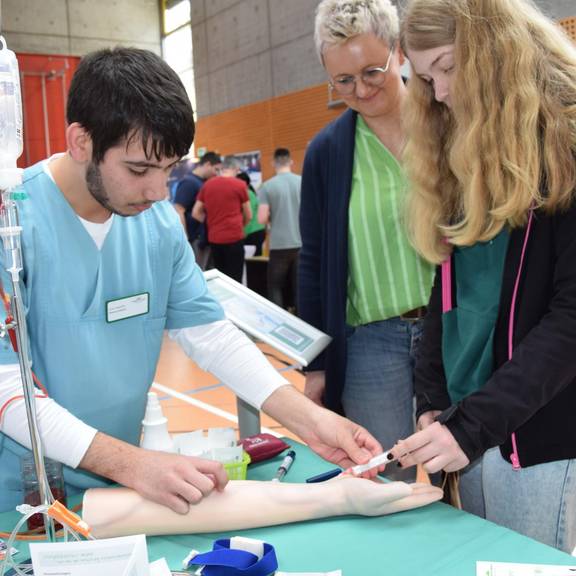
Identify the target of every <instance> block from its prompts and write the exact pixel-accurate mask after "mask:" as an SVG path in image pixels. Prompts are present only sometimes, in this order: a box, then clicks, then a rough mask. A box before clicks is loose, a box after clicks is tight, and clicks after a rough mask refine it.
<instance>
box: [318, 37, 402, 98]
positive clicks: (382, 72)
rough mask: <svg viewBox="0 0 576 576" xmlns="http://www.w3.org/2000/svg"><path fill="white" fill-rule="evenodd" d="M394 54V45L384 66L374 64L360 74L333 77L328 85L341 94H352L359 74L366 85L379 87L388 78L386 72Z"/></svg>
mask: <svg viewBox="0 0 576 576" xmlns="http://www.w3.org/2000/svg"><path fill="white" fill-rule="evenodd" d="M392 54H394V46H392V48H391V49H390V53H389V54H388V60H387V61H386V64H385V65H384V66H374V67H373V68H366V69H365V70H362V72H361V73H360V74H359V75H352V74H349V75H343V76H338V77H337V78H333V79H332V80H330V81H329V82H328V86H330V88H331V89H332V90H334V92H336V93H337V94H340V95H341V96H350V94H352V93H353V92H354V90H356V82H357V78H358V76H360V78H361V80H362V82H363V83H364V84H366V86H371V87H373V88H378V87H379V86H382V84H384V81H385V80H386V74H387V73H388V69H389V68H390V62H391V61H392Z"/></svg>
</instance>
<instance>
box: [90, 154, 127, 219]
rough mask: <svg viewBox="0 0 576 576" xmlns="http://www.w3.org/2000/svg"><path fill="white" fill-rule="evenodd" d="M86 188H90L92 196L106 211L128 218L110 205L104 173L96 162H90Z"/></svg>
mask: <svg viewBox="0 0 576 576" xmlns="http://www.w3.org/2000/svg"><path fill="white" fill-rule="evenodd" d="M86 187H87V188H88V192H90V194H92V198H94V200H96V202H98V204H100V205H101V206H102V207H103V208H106V210H109V211H110V212H112V214H118V216H126V214H122V213H121V212H118V210H116V209H115V208H114V207H113V206H112V204H110V198H109V197H108V193H107V192H106V188H105V187H104V182H102V173H101V172H100V168H99V167H98V165H97V164H94V162H90V164H88V167H87V168H86Z"/></svg>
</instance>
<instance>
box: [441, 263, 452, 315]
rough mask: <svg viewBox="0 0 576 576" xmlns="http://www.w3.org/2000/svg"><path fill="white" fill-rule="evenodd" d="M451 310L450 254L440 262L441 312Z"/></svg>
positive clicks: (444, 312)
mask: <svg viewBox="0 0 576 576" xmlns="http://www.w3.org/2000/svg"><path fill="white" fill-rule="evenodd" d="M450 310H452V256H448V258H446V260H444V262H442V313H443V314H446V312H450Z"/></svg>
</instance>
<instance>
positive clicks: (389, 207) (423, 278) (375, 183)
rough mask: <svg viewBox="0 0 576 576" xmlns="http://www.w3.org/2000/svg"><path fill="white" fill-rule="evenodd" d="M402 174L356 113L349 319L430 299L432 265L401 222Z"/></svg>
mask: <svg viewBox="0 0 576 576" xmlns="http://www.w3.org/2000/svg"><path fill="white" fill-rule="evenodd" d="M406 188H407V182H406V176H405V175H404V172H403V170H402V168H401V166H400V164H399V163H398V161H397V160H396V158H395V157H394V156H393V155H392V154H391V153H390V152H389V151H388V149H387V148H386V147H385V146H384V145H383V144H382V142H380V140H379V139H378V137H377V136H376V135H375V134H374V132H372V130H370V128H368V126H367V125H366V123H365V122H364V120H363V119H362V118H361V117H360V116H358V122H357V125H356V143H355V152H354V169H353V174H352V193H351V196H350V209H349V211H348V218H349V222H348V224H349V232H348V234H349V237H348V262H349V267H348V301H347V310H346V316H347V322H348V324H350V325H352V326H359V325H361V324H368V323H370V322H376V321H378V320H385V319H386V318H392V317H393V316H399V315H400V314H403V313H404V312H407V311H409V310H413V309H414V308H418V307H420V306H425V305H426V304H428V298H429V296H430V290H431V288H432V281H433V276H434V266H433V265H431V264H429V263H427V262H425V261H424V260H423V259H422V258H420V257H419V256H418V255H417V254H416V252H414V249H413V248H412V246H411V245H410V243H409V241H408V238H407V235H406V232H405V229H404V226H403V222H402V215H403V200H404V197H405V195H406Z"/></svg>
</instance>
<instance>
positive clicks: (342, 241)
mask: <svg viewBox="0 0 576 576" xmlns="http://www.w3.org/2000/svg"><path fill="white" fill-rule="evenodd" d="M356 119H357V113H356V112H353V111H352V110H347V111H346V112H344V113H343V114H342V115H341V116H339V117H338V118H337V119H336V120H334V121H333V122H332V123H330V124H329V125H328V126H326V127H325V128H323V129H322V131H321V132H319V133H318V134H317V135H316V137H315V138H314V140H313V141H312V142H311V144H310V146H309V148H308V150H307V152H306V157H305V159H304V169H303V172H302V192H301V195H302V196H301V206H300V232H301V234H302V249H301V250H300V264H299V275H298V313H299V315H300V317H301V318H302V319H303V320H305V321H306V322H308V323H310V324H312V325H313V326H316V327H317V328H318V329H319V330H322V331H323V332H325V333H327V334H328V335H330V336H331V337H332V342H331V344H330V345H329V346H328V348H327V349H326V350H325V351H324V352H323V353H322V354H320V355H319V356H318V357H317V358H316V359H315V360H314V361H313V362H312V363H311V364H310V365H309V366H308V367H307V368H306V370H307V371H312V370H325V372H326V390H325V393H324V404H325V406H327V407H328V408H330V409H331V410H335V411H337V412H340V413H342V412H343V409H342V404H341V396H342V389H343V388H344V381H345V376H346V299H347V293H346V289H347V283H348V208H349V204H350V192H351V188H352V169H353V165H354V141H355V134H356Z"/></svg>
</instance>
